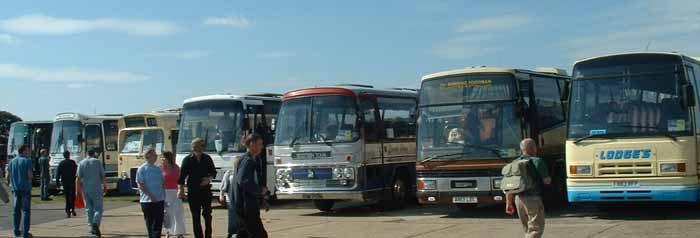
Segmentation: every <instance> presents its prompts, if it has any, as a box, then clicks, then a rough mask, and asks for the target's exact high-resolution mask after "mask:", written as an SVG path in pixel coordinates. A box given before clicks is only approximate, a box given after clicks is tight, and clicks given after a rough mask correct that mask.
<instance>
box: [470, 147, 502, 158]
mask: <svg viewBox="0 0 700 238" xmlns="http://www.w3.org/2000/svg"><path fill="white" fill-rule="evenodd" d="M464 146H466V147H471V148H476V149H481V150H487V151H491V152H493V153H494V154H495V155H496V157H498V158H499V159H503V157H502V156H501V151H499V150H498V149H494V148H490V147H486V146H481V145H473V144H469V143H464Z"/></svg>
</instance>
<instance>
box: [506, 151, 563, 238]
mask: <svg viewBox="0 0 700 238" xmlns="http://www.w3.org/2000/svg"><path fill="white" fill-rule="evenodd" d="M520 150H521V151H522V153H523V155H522V156H521V157H520V158H518V159H517V160H524V161H527V163H528V164H531V165H534V166H528V168H532V169H530V170H528V172H527V174H528V175H529V176H530V177H529V178H528V179H531V180H533V182H532V185H533V186H532V188H528V189H527V190H525V191H522V192H520V193H516V194H512V193H511V194H507V195H506V213H508V214H510V215H513V214H514V213H515V211H516V208H517V213H518V217H519V218H520V223H522V225H523V229H524V230H525V237H526V238H539V237H542V234H543V233H544V223H545V222H544V219H545V217H544V216H545V215H544V204H543V203H542V188H543V185H549V184H551V183H552V179H551V178H550V177H549V170H548V169H547V163H546V162H545V161H544V160H543V159H542V158H539V157H536V155H537V145H536V144H535V141H534V140H532V139H530V138H527V139H524V140H523V141H522V142H520Z"/></svg>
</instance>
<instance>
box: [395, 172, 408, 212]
mask: <svg viewBox="0 0 700 238" xmlns="http://www.w3.org/2000/svg"><path fill="white" fill-rule="evenodd" d="M407 197H408V187H407V186H406V182H405V181H404V180H403V178H401V177H396V179H394V183H393V184H392V185H391V199H392V201H393V202H394V204H395V205H396V206H397V207H403V206H405V205H406V198H407Z"/></svg>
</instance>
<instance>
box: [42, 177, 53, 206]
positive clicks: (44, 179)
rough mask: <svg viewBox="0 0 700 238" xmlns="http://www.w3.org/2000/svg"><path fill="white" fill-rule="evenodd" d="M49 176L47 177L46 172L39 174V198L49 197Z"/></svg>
mask: <svg viewBox="0 0 700 238" xmlns="http://www.w3.org/2000/svg"><path fill="white" fill-rule="evenodd" d="M50 180H51V178H49V175H48V174H42V175H41V200H48V199H49V181H50Z"/></svg>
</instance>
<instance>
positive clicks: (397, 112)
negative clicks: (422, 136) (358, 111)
mask: <svg viewBox="0 0 700 238" xmlns="http://www.w3.org/2000/svg"><path fill="white" fill-rule="evenodd" d="M377 104H378V105H379V113H380V118H381V120H382V122H383V124H384V133H385V138H387V139H389V140H391V139H415V138H416V123H415V122H414V121H413V119H412V117H411V115H412V114H413V111H414V110H415V108H416V100H414V99H409V98H379V99H377Z"/></svg>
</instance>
